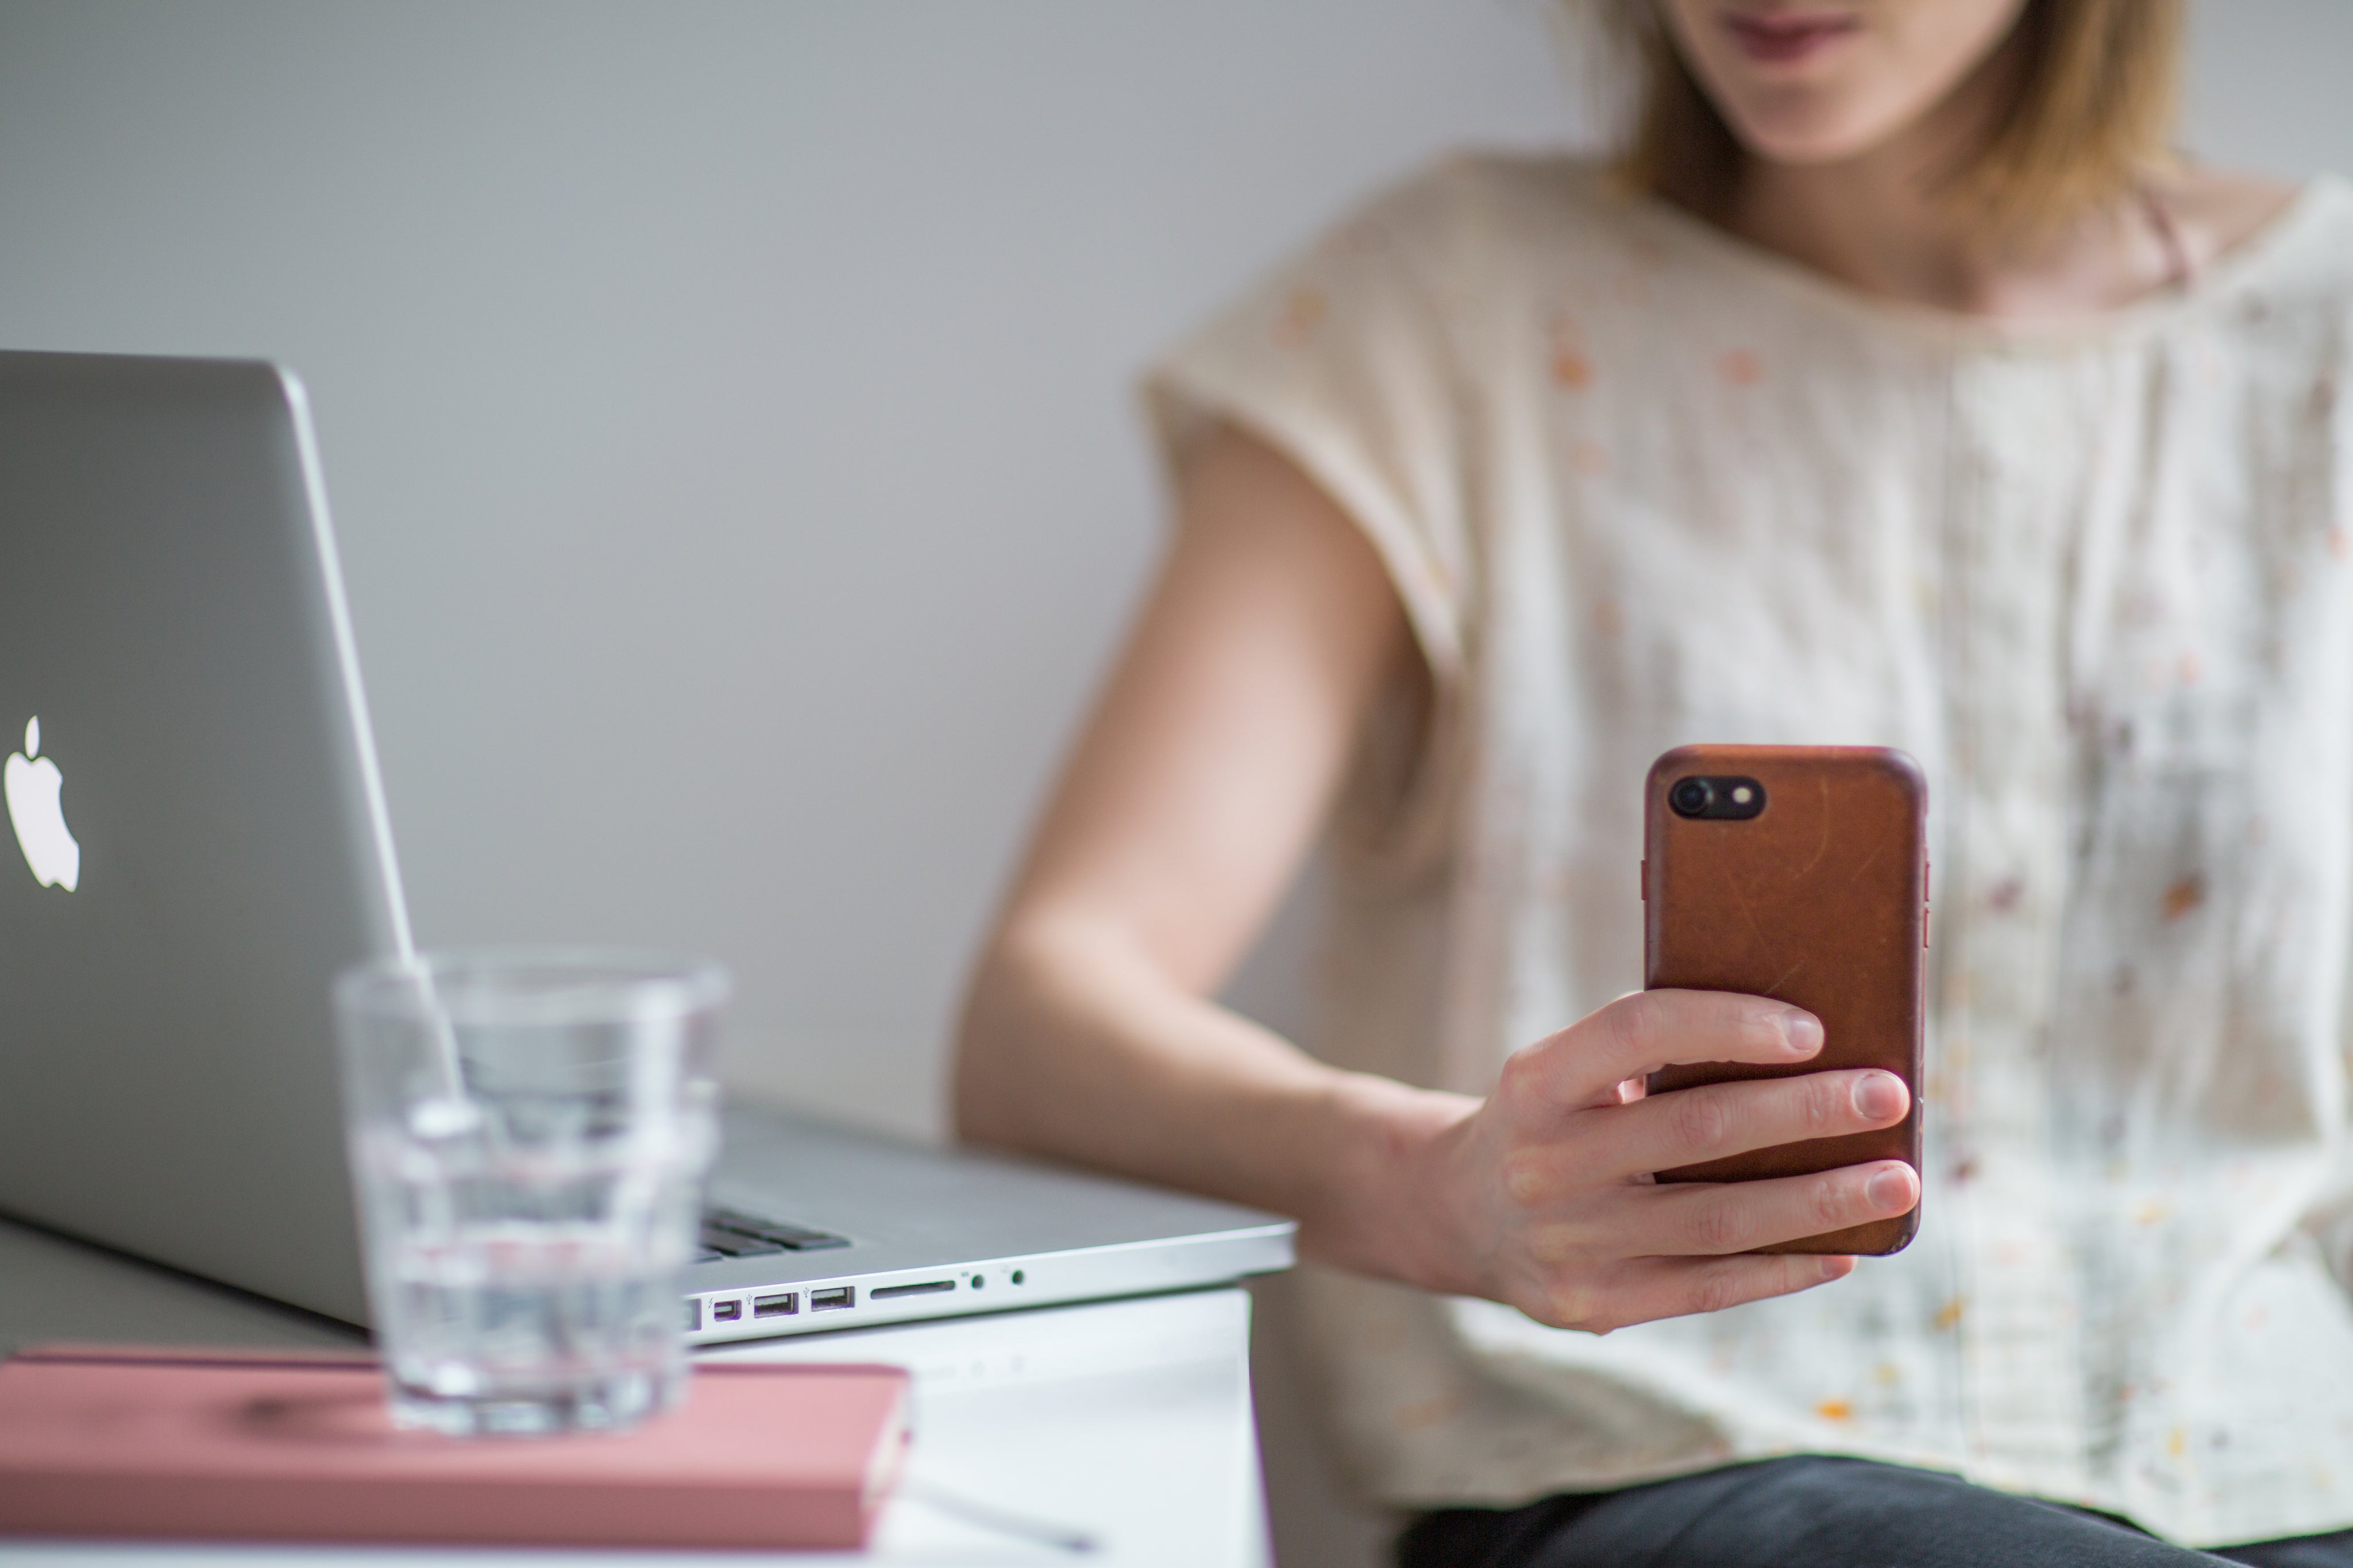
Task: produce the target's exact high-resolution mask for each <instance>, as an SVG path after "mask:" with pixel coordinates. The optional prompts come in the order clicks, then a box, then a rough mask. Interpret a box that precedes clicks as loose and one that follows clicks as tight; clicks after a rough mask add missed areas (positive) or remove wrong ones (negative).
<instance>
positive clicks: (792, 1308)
mask: <svg viewBox="0 0 2353 1568" xmlns="http://www.w3.org/2000/svg"><path fill="white" fill-rule="evenodd" d="M811 1304H812V1305H814V1304H815V1303H814V1302H812V1303H811ZM799 1310H801V1293H800V1292H799V1291H797V1290H787V1291H786V1292H785V1293H784V1294H783V1295H781V1296H754V1297H753V1298H752V1315H753V1316H754V1317H755V1318H789V1317H791V1316H792V1315H793V1314H794V1313H795V1312H797V1311H799Z"/></svg>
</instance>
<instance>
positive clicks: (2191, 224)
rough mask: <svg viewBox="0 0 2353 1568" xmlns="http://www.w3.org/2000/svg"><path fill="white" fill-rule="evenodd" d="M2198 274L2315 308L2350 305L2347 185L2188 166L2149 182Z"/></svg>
mask: <svg viewBox="0 0 2353 1568" xmlns="http://www.w3.org/2000/svg"><path fill="white" fill-rule="evenodd" d="M2151 190H2152V194H2153V195H2156V196H2157V197H2158V200H2159V201H2160V202H2161V203H2162V204H2163V205H2164V208H2165V210H2166V212H2167V214H2168V216H2169V217H2170V218H2171V220H2172V221H2173V223H2174V225H2175V226H2176V229H2177V231H2178V233H2179V238H2180V243H2181V246H2182V248H2183V249H2184V251H2185V252H2186V253H2187V256H2188V258H2189V261H2190V263H2191V264H2192V266H2193V267H2194V268H2196V270H2197V271H2198V272H2200V273H2201V274H2211V275H2215V276H2218V277H2224V278H2229V277H2232V276H2233V275H2235V276H2236V278H2237V280H2238V281H2239V282H2240V283H2241V284H2242V286H2243V287H2246V288H2252V289H2257V290H2260V291H2262V292H2263V293H2266V294H2270V295H2274V296H2279V297H2283V298H2288V299H2302V300H2306V301H2308V302H2310V303H2313V304H2316V305H2322V306H2335V307H2338V308H2344V307H2348V306H2353V184H2348V182H2347V181H2345V180H2344V179H2343V178H2341V177H2339V176H2337V175H2334V174H2321V175H2316V176H2315V177H2313V178H2311V179H2309V180H2306V181H2305V182H2304V183H2302V184H2288V183H2285V182H2283V181H2279V180H2274V179H2267V178H2263V177H2260V176H2255V175H2249V174H2235V173H2231V172H2227V171H2222V170H2215V169H2209V168H2204V167H2199V166H2194V165H2193V166H2190V167H2187V168H2183V169H2180V170H2178V171H2174V172H2172V173H2170V174H2168V175H2166V176H2165V177H2163V178H2162V179H2161V180H2159V181H2158V182H2155V183H2153V184H2152V187H2151Z"/></svg>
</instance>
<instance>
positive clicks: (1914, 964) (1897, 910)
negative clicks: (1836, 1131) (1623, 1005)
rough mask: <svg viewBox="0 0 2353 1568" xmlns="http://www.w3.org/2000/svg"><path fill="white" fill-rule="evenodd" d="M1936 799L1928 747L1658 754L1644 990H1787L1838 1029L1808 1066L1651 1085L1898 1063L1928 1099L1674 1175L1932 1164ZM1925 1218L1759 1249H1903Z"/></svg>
mask: <svg viewBox="0 0 2353 1568" xmlns="http://www.w3.org/2000/svg"><path fill="white" fill-rule="evenodd" d="M1694 780H1695V781H1698V784H1699V786H1700V787H1696V788H1695V787H1694V784H1693V783H1692V782H1691V781H1694ZM1679 791H1680V792H1681V793H1680V794H1678V792H1679ZM1744 791H1746V792H1748V793H1747V794H1745V795H1744V793H1743V792H1744ZM1703 796H1704V797H1705V800H1704V805H1702V797H1703ZM1736 797H1737V798H1736ZM1694 805H1698V806H1700V809H1699V810H1698V811H1696V812H1693V811H1692V810H1690V809H1688V808H1690V807H1693V806H1694ZM1927 808H1928V786H1927V784H1926V781H1925V780H1923V779H1922V777H1921V775H1920V770H1919V768H1918V767H1917V766H1916V765H1915V763H1913V761H1912V759H1911V758H1909V757H1907V756H1905V754H1904V753H1903V752H1895V751H1887V750H1883V749H1881V748H1878V747H1866V746H1684V747H1682V748H1680V749H1678V750H1676V751H1672V752H1668V753H1667V754H1666V755H1665V756H1662V757H1661V758H1660V759H1659V760H1658V761H1657V762H1656V763H1652V764H1651V776H1650V779H1649V781H1648V783H1647V784H1646V785H1645V786H1644V800H1643V813H1642V821H1643V827H1642V845H1643V859H1642V898H1643V928H1644V931H1643V964H1642V968H1643V979H1642V984H1643V986H1644V988H1645V989H1647V990H1654V991H1655V990H1660V989H1663V988H1667V987H1677V988H1683V989H1689V990H1694V991H1744V992H1747V993H1749V994H1753V995H1758V996H1771V997H1775V998H1778V1000H1780V1001H1784V1002H1788V1003H1789V1004H1791V1005H1794V1006H1799V1007H1803V1008H1804V1009H1806V1011H1808V1012H1810V1013H1811V1014H1812V1015H1813V1016H1815V1017H1817V1018H1820V1020H1821V1021H1822V1030H1823V1036H1824V1039H1823V1044H1822V1049H1821V1052H1820V1055H1819V1056H1817V1057H1816V1058H1814V1059H1813V1060H1811V1061H1810V1062H1806V1063H1803V1064H1800V1065H1799V1066H1795V1067H1751V1066H1745V1065H1737V1064H1733V1063H1725V1062H1715V1063H1696V1064H1693V1065H1690V1066H1684V1067H1672V1068H1665V1069H1664V1070H1662V1071H1660V1072H1655V1073H1652V1074H1651V1079H1650V1092H1651V1093H1652V1094H1662V1093H1668V1092H1671V1091H1672V1090H1675V1089H1687V1088H1690V1087H1691V1086H1692V1085H1694V1084H1702V1083H1721V1082H1724V1081H1725V1080H1727V1079H1759V1078H1788V1077H1792V1076H1795V1075H1796V1074H1799V1073H1807V1072H1818V1071H1820V1070H1821V1069H1823V1068H1859V1067H1876V1068H1886V1069H1887V1070H1888V1071H1889V1072H1892V1073H1894V1074H1895V1075H1896V1076H1898V1077H1899V1078H1901V1079H1904V1081H1905V1083H1906V1084H1908V1085H1910V1086H1911V1089H1912V1091H1913V1101H1912V1113H1911V1114H1910V1115H1909V1116H1906V1117H1905V1119H1904V1120H1903V1121H1901V1122H1898V1123H1897V1124H1896V1125H1895V1126H1894V1127H1889V1128H1884V1129H1883V1130H1881V1131H1876V1132H1858V1133H1853V1134H1851V1135H1849V1136H1846V1137H1841V1138H1821V1139H1816V1140H1814V1141H1813V1142H1806V1143H1791V1144H1785V1145H1783V1146H1781V1147H1778V1148H1773V1149H1759V1150H1757V1151H1755V1152H1751V1153H1747V1154H1739V1155H1735V1156H1733V1157H1732V1158H1729V1159H1724V1160H1712V1161H1709V1162H1707V1163H1704V1164H1699V1165H1687V1166H1683V1167H1682V1168H1681V1169H1678V1170H1672V1171H1661V1172H1659V1173H1658V1179H1659V1180H1660V1181H1662V1182H1741V1181H1755V1180H1757V1178H1759V1177H1764V1176H1790V1175H1801V1174H1805V1173H1810V1172H1814V1171H1827V1170H1831V1169H1834V1168H1836V1167H1838V1166H1841V1165H1852V1164H1856V1163H1861V1162H1862V1161H1866V1160H1884V1159H1890V1158H1893V1159H1897V1160H1903V1161H1906V1162H1908V1163H1910V1164H1911V1166H1912V1167H1913V1169H1915V1170H1917V1169H1919V1166H1920V1102H1919V1089H1920V1070H1921V1069H1920V1025H1921V991H1922V977H1923V973H1924V970H1925V965H1924V963H1923V960H1924V957H1925V950H1926V946H1927V942H1928V862H1927V856H1926V848H1927V836H1926V816H1927ZM1919 1224H1920V1211H1919V1210H1918V1209H1916V1208H1915V1209H1914V1210H1913V1211H1912V1212H1911V1213H1910V1214H1907V1215H1902V1216H1900V1217H1898V1218H1895V1219H1888V1220H1875V1221H1873V1222H1872V1223H1871V1224H1869V1225H1861V1226H1852V1227H1850V1228H1848V1229H1846V1230H1841V1231H1833V1232H1831V1233H1830V1234H1828V1235H1824V1236H1816V1237H1807V1238H1805V1239H1803V1240H1800V1241H1789V1242H1782V1243H1780V1244H1778V1245H1777V1246H1773V1247H1763V1248H1760V1249H1759V1250H1760V1251H1766V1252H1818V1253H1849V1252H1852V1253H1873V1254H1878V1253H1889V1252H1897V1251H1901V1250H1902V1249H1903V1247H1905V1244H1906V1243H1907V1242H1909V1241H1910V1240H1911V1239H1912V1237H1913V1233H1914V1232H1915V1231H1916V1230H1917V1229H1918V1228H1919Z"/></svg>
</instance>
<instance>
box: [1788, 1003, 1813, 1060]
mask: <svg viewBox="0 0 2353 1568" xmlns="http://www.w3.org/2000/svg"><path fill="white" fill-rule="evenodd" d="M1781 1037H1782V1038H1783V1039H1785V1040H1787V1041H1788V1043H1789V1049H1790V1050H1791V1051H1792V1052H1794V1053H1796V1054H1797V1055H1799V1056H1805V1057H1810V1056H1812V1055H1813V1054H1814V1053H1815V1052H1816V1051H1818V1050H1820V1049H1821V1048H1822V1026H1821V1020H1820V1019H1819V1018H1816V1017H1815V1016H1813V1015H1812V1014H1811V1013H1799V1012H1797V1011H1794V1010H1792V1011H1790V1012H1788V1013H1784V1014H1782V1015H1781Z"/></svg>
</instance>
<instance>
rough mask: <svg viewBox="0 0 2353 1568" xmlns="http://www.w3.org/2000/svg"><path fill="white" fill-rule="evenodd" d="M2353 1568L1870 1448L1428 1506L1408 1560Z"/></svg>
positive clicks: (1456, 1565)
mask: <svg viewBox="0 0 2353 1568" xmlns="http://www.w3.org/2000/svg"><path fill="white" fill-rule="evenodd" d="M2224 1561H2228V1562H2234V1563H2256V1564H2259V1565H2260V1568H2353V1531H2343V1532H2340V1533H2338V1534H2335V1535H2311V1536H2305V1537H2303V1538H2301V1539H2299V1540H2295V1541H2268V1542H2256V1543H2254V1544H2252V1545H2247V1546H2226V1547H2218V1548H2216V1549H2214V1550H2213V1551H2211V1552H2192V1551H2190V1550H2189V1549H2188V1548H2186V1547H2180V1546H2168V1545H2167V1544H2166V1543H2165V1542H2162V1541H2159V1540H2158V1539H2157V1538H2156V1537H2155V1536H2153V1535H2146V1534H2143V1533H2142V1532H2141V1531H2137V1530H2135V1529H2134V1528H2133V1527H2132V1526H2130V1525H2128V1524H2126V1523H2123V1522H2122V1521H2117V1520H2113V1519H2109V1518H2107V1517H2106V1516H2105V1515H2104V1514H2096V1513H2086V1512H2084V1511H2082V1510H2076V1509H2072V1508H2062V1507H2060V1506H2058V1505H2057V1504H2055V1503H2047V1502H2037V1501H2035V1500H2032V1499H2031V1498H2019V1497H2011V1496H2010V1495H2009V1494H2008V1493H2006V1492H1998V1491H1991V1490H1989V1489H1986V1488H1984V1487H1974V1486H1971V1485H1969V1484H1968V1482H1967V1481H1964V1480H1961V1479H1957V1478H1956V1477H1953V1476H1946V1475H1938V1474H1936V1473H1935V1472H1933V1471H1929V1470H1911V1469H1905V1468H1901V1467H1898V1466H1895V1465H1877V1464H1873V1463H1871V1462H1870V1461H1868V1460H1864V1459H1831V1458H1810V1457H1809V1458H1792V1459H1767V1460H1765V1461H1763V1462H1762V1463H1759V1464H1754V1465H1734V1466H1731V1467H1729V1468H1725V1469H1721V1470H1710V1471H1708V1472H1706V1473H1705V1474H1704V1475H1697V1476H1685V1477H1683V1478H1681V1479H1676V1480H1671V1481H1658V1482H1655V1483H1653V1484H1651V1485H1650V1486H1642V1487H1629V1488H1627V1489H1625V1490H1623V1491H1615V1492H1598V1493H1593V1494H1590V1495H1580V1496H1573V1497H1556V1498H1547V1499H1546V1500H1544V1501H1542V1502H1536V1503H1530V1504H1529V1505H1528V1506H1527V1507H1525V1508H1520V1509H1512V1510H1501V1511H1499V1510H1492V1509H1468V1508H1465V1509H1448V1510H1445V1511H1443V1512H1440V1513H1432V1514H1425V1515H1423V1516H1422V1517H1421V1518H1420V1519H1419V1520H1417V1521H1415V1522H1414V1524H1413V1527H1412V1528H1411V1529H1409V1530H1408V1531H1406V1532H1405V1536H1404V1538H1403V1539H1402V1540H1400V1541H1399V1542H1398V1565H1399V1568H2012V1565H2013V1564H2019V1565H2031V1568H2196V1565H2198V1564H2201V1563H2202V1564H2206V1565H2208V1568H2212V1565H2213V1564H2215V1563H2220V1562H2224Z"/></svg>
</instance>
